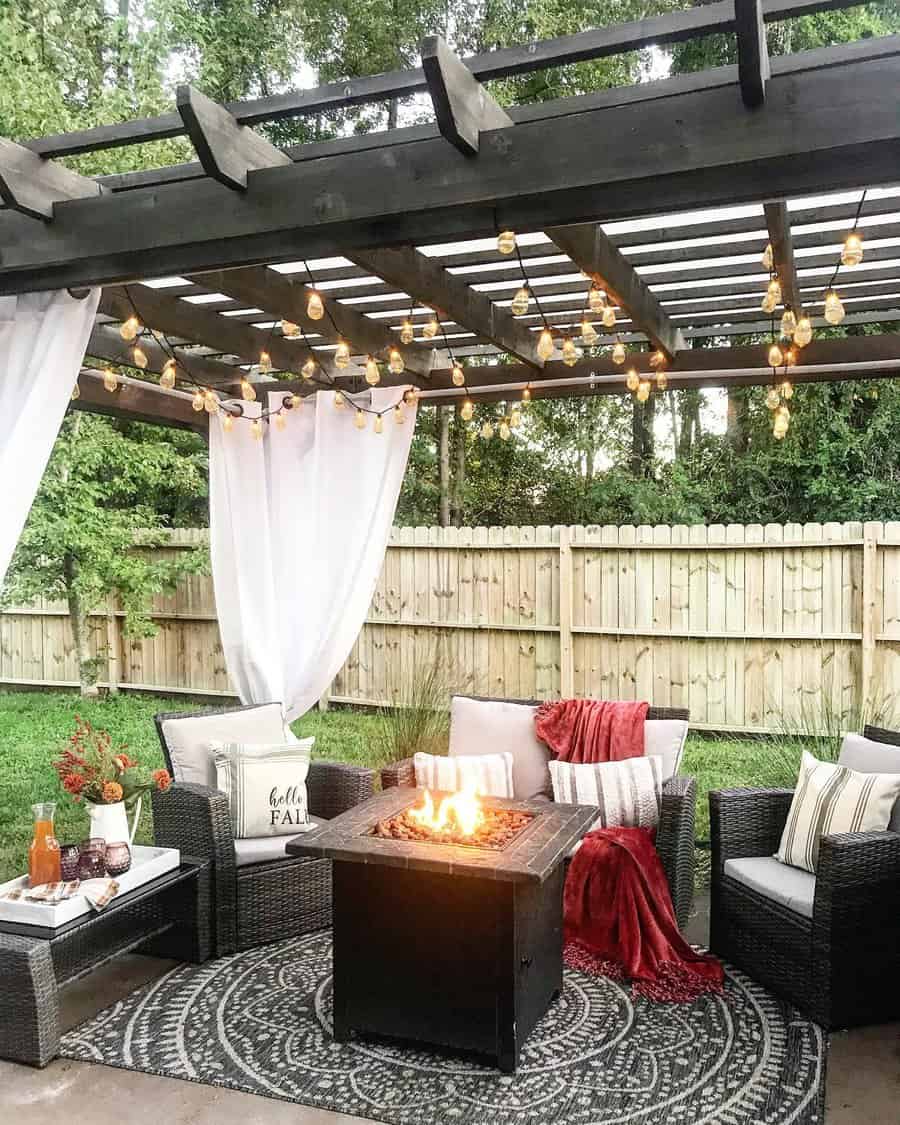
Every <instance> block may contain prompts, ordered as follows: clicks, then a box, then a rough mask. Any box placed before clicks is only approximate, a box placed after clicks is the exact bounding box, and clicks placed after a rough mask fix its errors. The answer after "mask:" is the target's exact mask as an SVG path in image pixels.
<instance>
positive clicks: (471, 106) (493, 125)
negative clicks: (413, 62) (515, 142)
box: [420, 35, 513, 156]
mask: <svg viewBox="0 0 900 1125" xmlns="http://www.w3.org/2000/svg"><path fill="white" fill-rule="evenodd" d="M420 54H421V56H422V69H423V70H424V72H425V80H426V81H427V83H428V92H429V94H431V104H432V105H433V106H434V115H435V117H436V118H437V124H438V129H439V130H440V132H441V135H442V136H443V137H446V138H447V140H448V141H450V143H451V144H454V145H456V147H457V148H458V149H459V151H460V152H462V153H463V154H464V155H466V156H474V155H475V154H476V153H477V152H478V139H479V137H480V136H481V134H482V133H483V132H484V131H485V130H487V129H505V128H507V127H508V126H510V125H512V123H513V120H512V118H511V117H510V116H509V114H508V113H507V112H506V110H505V109H503V108H501V106H499V105H498V104H497V102H495V101H494V99H493V98H492V97H491V95H490V94H489V93H488V92H487V90H485V88H484V86H482V85H481V83H480V82H479V81H478V79H477V78H476V77H475V75H474V74H473V73H472V72H471V70H469V68H468V67H467V66H466V64H465V63H464V62H462V61H461V60H460V59H459V58H458V57H457V56H456V55H455V54H454V53H453V51H451V50H450V48H449V47H448V46H447V44H446V43H445V42H444V40H443V39H442V38H441V37H440V35H429V36H427V37H426V38H425V39H423V40H422V46H421V49H420Z"/></svg>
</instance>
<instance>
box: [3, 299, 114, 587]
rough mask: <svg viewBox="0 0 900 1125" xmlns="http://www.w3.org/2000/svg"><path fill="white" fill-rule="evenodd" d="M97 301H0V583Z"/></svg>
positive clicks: (74, 374)
mask: <svg viewBox="0 0 900 1125" xmlns="http://www.w3.org/2000/svg"><path fill="white" fill-rule="evenodd" d="M99 300H100V290H99V289H93V290H91V291H90V292H89V293H88V295H87V296H86V297H84V298H83V299H81V300H78V299H77V298H75V297H72V296H70V295H69V293H68V292H66V290H64V289H62V290H59V291H58V292H55V293H24V294H21V295H20V296H15V297H0V420H2V424H0V481H3V501H2V503H0V586H2V585H3V579H4V576H5V575H6V569H7V567H8V566H9V561H10V559H11V558H12V555H13V551H14V550H15V546H16V543H17V542H18V539H19V536H20V534H21V533H22V528H23V527H24V525H25V520H26V519H27V517H28V512H29V510H30V508H31V504H32V501H33V500H34V497H35V493H36V492H37V490H38V486H39V485H40V483H41V477H42V476H43V473H44V469H45V468H46V467H47V461H48V460H49V457H50V453H51V451H52V449H53V442H54V441H55V440H56V435H57V434H58V433H59V427H60V423H61V422H62V420H63V415H64V414H65V412H66V407H67V406H68V405H69V399H70V398H71V395H72V387H73V386H74V385H75V380H76V379H77V378H78V372H79V370H80V368H81V361H82V359H83V358H84V349H85V348H86V347H87V342H88V338H89V336H90V334H91V325H92V324H93V322H94V313H95V312H96V311H97V302H98V301H99Z"/></svg>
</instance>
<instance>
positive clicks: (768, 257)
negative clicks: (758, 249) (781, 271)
mask: <svg viewBox="0 0 900 1125" xmlns="http://www.w3.org/2000/svg"><path fill="white" fill-rule="evenodd" d="M774 265H775V252H774V251H773V249H772V243H771V242H767V243H766V248H765V250H763V256H762V266H763V269H764V270H769V271H771V270H772V267H773V266H774Z"/></svg>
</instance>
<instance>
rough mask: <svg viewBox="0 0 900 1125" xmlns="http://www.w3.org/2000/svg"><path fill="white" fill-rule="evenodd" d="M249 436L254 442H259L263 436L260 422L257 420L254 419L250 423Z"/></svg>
mask: <svg viewBox="0 0 900 1125" xmlns="http://www.w3.org/2000/svg"><path fill="white" fill-rule="evenodd" d="M250 434H251V436H252V438H253V440H254V441H261V440H262V436H263V431H262V422H261V421H260V420H259V418H254V419H253V421H252V422H251V423H250Z"/></svg>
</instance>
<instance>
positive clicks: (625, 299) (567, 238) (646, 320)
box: [546, 223, 685, 360]
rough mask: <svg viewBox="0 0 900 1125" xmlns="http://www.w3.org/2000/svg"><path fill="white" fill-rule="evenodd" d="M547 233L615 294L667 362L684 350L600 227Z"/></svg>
mask: <svg viewBox="0 0 900 1125" xmlns="http://www.w3.org/2000/svg"><path fill="white" fill-rule="evenodd" d="M546 233H547V235H548V236H549V237H550V238H552V239H553V241H554V242H555V243H556V245H557V246H558V247H559V248H560V250H562V252H563V253H564V254H567V255H568V256H569V257H570V258H571V259H572V261H573V262H574V263H575V265H576V266H578V267H579V269H581V270H583V271H584V272H585V273H586V274H587V275H588V277H590V278H593V279H594V280H596V281H597V282H598V283H599V284H600V285H601V287H602V288H604V289H606V290H607V291H608V292H610V293H611V294H612V296H613V299H614V301H615V303H616V304H617V305H620V306H621V307H622V308H623V309H625V311H626V312H627V313H628V315H629V316H630V317H631V320H632V321H633V323H634V326H635V327H636V328H638V329H640V330H641V331H642V332H644V333H645V334H646V336H647V338H648V339H649V340H650V341H651V342H652V344H653V346H654V347H656V348H660V349H662V351H663V352H665V354H666V357H667V358H668V359H670V360H671V359H672V358H673V357H674V355H675V353H676V352H679V351H681V350H682V349H683V348H684V346H685V344H684V338H683V337H682V335H681V332H680V330H679V329H678V327H677V326H676V325H675V324H674V323H673V322H672V321H671V320H670V319H669V317H668V314H667V313H666V312H665V311H664V310H663V307H662V305H661V304H660V303H659V301H658V300H657V298H656V297H655V296H654V295H653V293H652V292H651V291H650V289H649V288H648V286H647V285H646V283H645V282H644V281H643V280H642V279H641V277H640V276H639V274H638V273H637V271H636V270H635V268H634V266H632V265H631V264H630V263H629V261H628V260H627V258H625V256H624V255H623V254H622V252H621V250H619V249H618V247H616V246H615V245H614V244H613V242H612V241H611V240H610V239H609V238H608V237H607V235H606V234H605V233H604V231H603V228H602V227H601V226H600V224H599V223H591V224H586V225H584V226H573V227H548V228H547V232H546Z"/></svg>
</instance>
